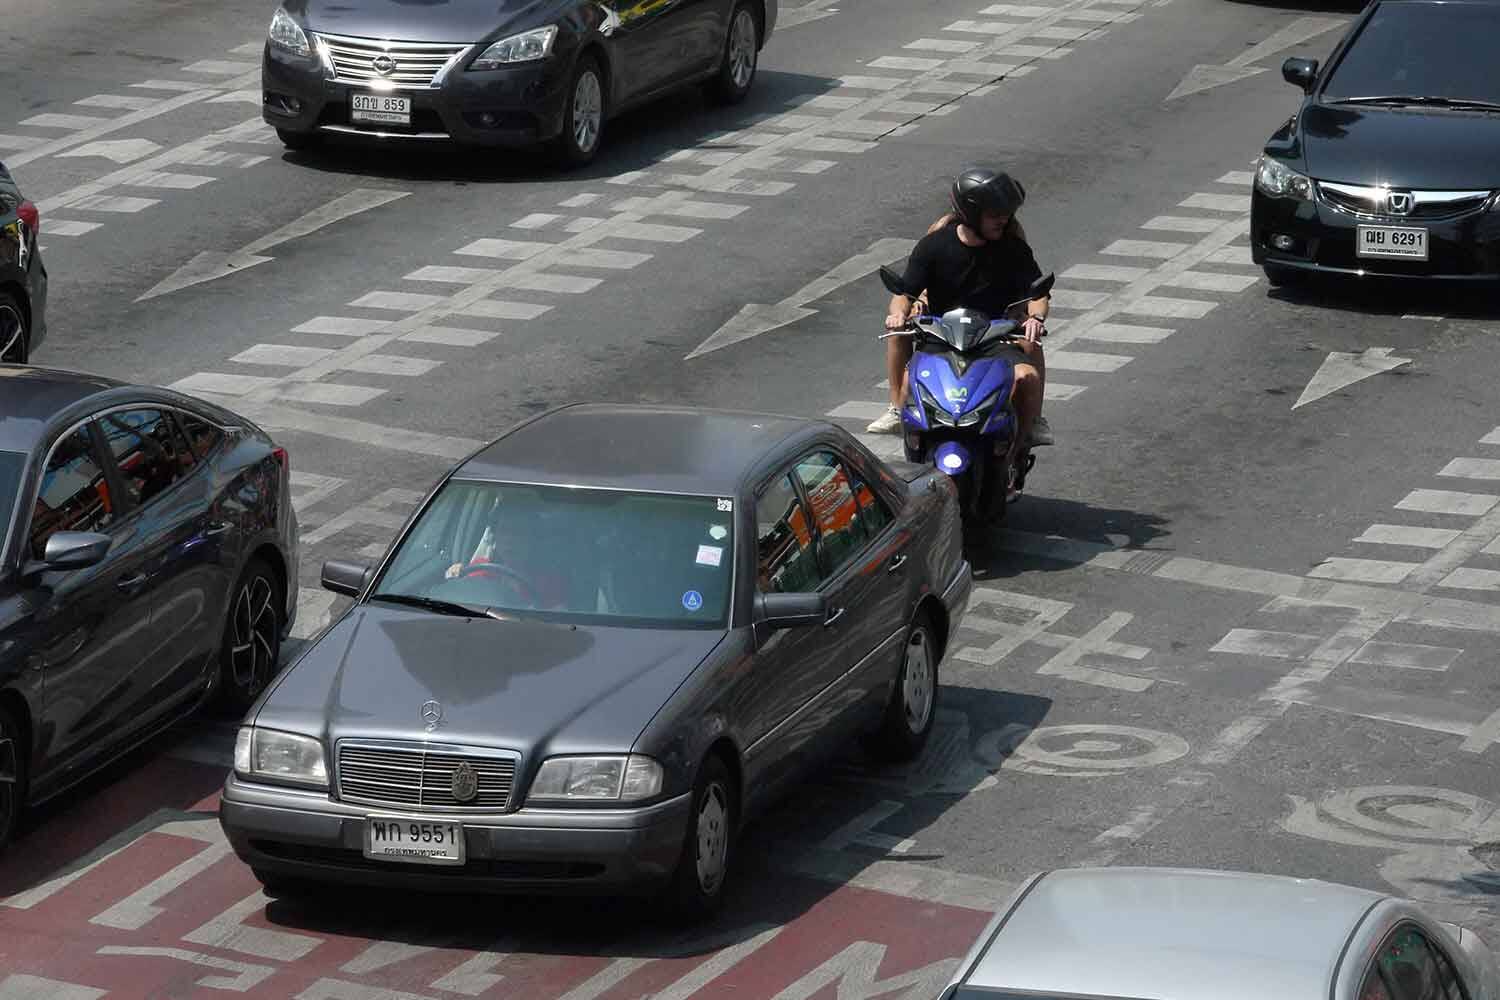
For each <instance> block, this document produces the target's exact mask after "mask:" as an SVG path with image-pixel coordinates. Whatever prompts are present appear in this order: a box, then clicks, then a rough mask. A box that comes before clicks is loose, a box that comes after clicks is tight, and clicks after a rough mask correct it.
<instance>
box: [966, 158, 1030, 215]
mask: <svg viewBox="0 0 1500 1000" xmlns="http://www.w3.org/2000/svg"><path fill="white" fill-rule="evenodd" d="M1025 203H1026V189H1025V188H1023V187H1022V186H1021V184H1020V182H1019V181H1016V180H1014V179H1012V178H1011V176H1010V174H1006V173H1000V172H998V171H994V170H990V169H988V168H987V167H970V168H969V169H968V170H965V171H964V172H963V173H961V174H959V175H958V179H957V180H955V181H954V182H953V211H954V212H956V213H958V218H959V221H961V222H962V223H963V224H964V225H966V226H968V227H969V228H970V229H975V230H977V229H978V228H979V217H980V215H982V214H983V213H985V212H989V213H991V214H994V215H1015V214H1016V212H1017V211H1018V210H1019V209H1020V208H1021V206H1022V205H1023V204H1025Z"/></svg>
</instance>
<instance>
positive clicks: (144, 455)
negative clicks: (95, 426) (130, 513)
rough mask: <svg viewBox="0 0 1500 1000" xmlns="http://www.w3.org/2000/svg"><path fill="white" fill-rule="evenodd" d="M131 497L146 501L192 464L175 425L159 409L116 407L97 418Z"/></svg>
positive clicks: (180, 476)
mask: <svg viewBox="0 0 1500 1000" xmlns="http://www.w3.org/2000/svg"><path fill="white" fill-rule="evenodd" d="M99 426H100V428H102V429H103V431H104V437H105V440H107V441H108V442H109V450H110V453H111V454H113V455H114V457H115V464H116V465H118V466H119V468H120V478H121V479H122V480H123V481H124V484H125V491H126V492H127V493H128V494H129V495H130V498H131V500H133V501H134V502H136V503H138V504H143V503H150V502H151V501H152V500H154V499H155V498H156V497H158V496H160V495H161V494H162V493H163V492H165V491H166V490H167V489H168V488H169V487H171V485H172V484H173V483H175V482H177V480H179V479H181V478H182V477H183V476H184V475H186V474H187V471H188V469H189V468H191V466H192V455H191V454H190V453H187V452H185V451H184V449H183V447H182V445H181V443H180V439H179V438H178V437H177V431H176V428H174V427H173V426H172V421H171V419H170V418H169V417H168V416H167V414H166V413H165V412H164V411H162V410H148V409H140V410H116V411H114V412H113V413H106V414H104V415H103V416H102V417H100V418H99Z"/></svg>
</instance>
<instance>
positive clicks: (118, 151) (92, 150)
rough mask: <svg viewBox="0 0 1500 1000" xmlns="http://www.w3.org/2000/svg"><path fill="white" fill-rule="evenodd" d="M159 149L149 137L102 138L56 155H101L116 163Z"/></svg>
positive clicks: (133, 159)
mask: <svg viewBox="0 0 1500 1000" xmlns="http://www.w3.org/2000/svg"><path fill="white" fill-rule="evenodd" d="M160 149H161V147H160V146H158V145H157V144H156V143H154V142H152V141H151V140H150V139H104V140H101V141H99V142H90V143H85V144H84V145H82V146H79V147H78V148H77V149H69V150H67V151H65V152H62V153H59V154H57V155H58V156H102V157H103V158H104V159H106V160H113V161H115V162H116V163H134V162H135V161H136V160H144V159H145V158H146V157H148V156H151V155H152V154H153V153H156V152H158V151H159V150H160Z"/></svg>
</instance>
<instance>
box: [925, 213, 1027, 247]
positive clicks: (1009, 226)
mask: <svg viewBox="0 0 1500 1000" xmlns="http://www.w3.org/2000/svg"><path fill="white" fill-rule="evenodd" d="M956 221H958V213H957V212H947V213H945V214H944V215H943V217H942V218H940V219H938V220H937V221H936V222H934V223H933V224H932V225H930V226H928V227H927V235H929V236H930V235H932V234H933V233H935V232H937V231H938V230H939V229H942V228H943V227H944V226H947V225H951V224H952V223H954V222H956ZM1005 235H1006V236H1014V237H1015V238H1016V239H1018V240H1020V241H1021V242H1022V243H1027V244H1029V243H1030V242H1031V241H1030V240H1028V239H1027V238H1026V229H1025V227H1023V226H1022V225H1021V219H1020V217H1019V216H1015V215H1012V216H1011V217H1010V221H1009V222H1007V223H1006V224H1005Z"/></svg>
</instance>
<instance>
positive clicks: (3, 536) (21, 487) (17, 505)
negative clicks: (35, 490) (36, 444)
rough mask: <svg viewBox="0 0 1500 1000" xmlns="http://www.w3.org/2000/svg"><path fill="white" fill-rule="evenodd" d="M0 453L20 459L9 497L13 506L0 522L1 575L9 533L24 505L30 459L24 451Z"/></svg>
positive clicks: (7, 552) (8, 546)
mask: <svg viewBox="0 0 1500 1000" xmlns="http://www.w3.org/2000/svg"><path fill="white" fill-rule="evenodd" d="M0 455H14V456H16V458H18V459H20V464H19V465H18V466H17V467H16V491H15V495H14V496H12V497H11V498H10V499H11V502H12V503H13V504H14V507H13V508H12V510H11V512H10V516H9V517H8V518H6V519H5V523H4V524H0V576H3V575H4V573H5V567H6V557H7V556H8V555H9V553H10V537H11V533H12V532H13V531H14V530H15V525H16V521H17V520H18V519H19V518H20V516H21V511H22V509H24V508H25V506H26V505H25V504H24V503H22V498H23V497H24V496H25V493H26V472H27V462H28V461H29V460H30V458H31V455H30V454H29V453H27V452H24V451H10V450H9V449H6V450H3V451H0ZM0 500H3V498H0ZM21 562H25V560H24V559H22V560H21Z"/></svg>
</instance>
